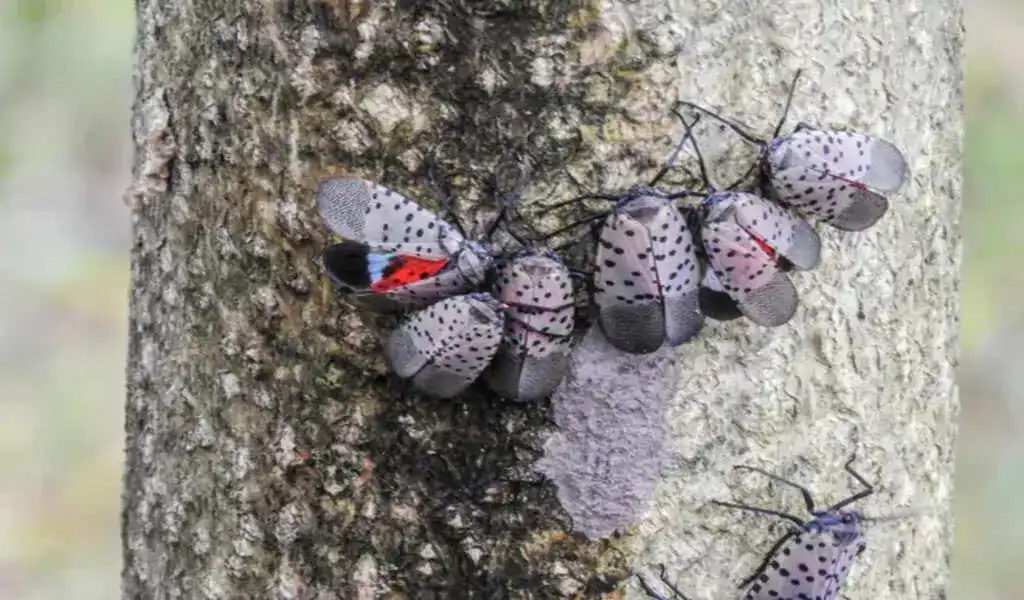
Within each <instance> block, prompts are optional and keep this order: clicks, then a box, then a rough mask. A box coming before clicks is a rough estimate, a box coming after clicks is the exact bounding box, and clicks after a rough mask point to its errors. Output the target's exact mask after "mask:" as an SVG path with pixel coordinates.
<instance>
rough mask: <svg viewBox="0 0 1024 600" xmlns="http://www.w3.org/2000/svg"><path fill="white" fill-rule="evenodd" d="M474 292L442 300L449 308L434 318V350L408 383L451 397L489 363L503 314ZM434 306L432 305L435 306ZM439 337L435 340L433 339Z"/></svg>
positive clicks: (491, 302)
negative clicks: (478, 297) (440, 316)
mask: <svg viewBox="0 0 1024 600" xmlns="http://www.w3.org/2000/svg"><path fill="white" fill-rule="evenodd" d="M477 296H478V295H476V294H467V295H465V296H457V297H455V298H449V299H448V300H442V301H441V302H439V303H438V304H443V303H444V304H447V305H449V306H450V307H451V310H450V311H449V312H447V313H446V314H445V315H444V317H443V318H441V319H437V320H435V321H434V322H433V323H432V325H433V326H434V331H435V335H434V339H435V345H434V348H436V351H435V352H434V353H433V355H432V356H431V359H430V362H429V363H428V364H426V365H425V366H424V367H423V368H422V369H421V370H420V371H419V372H417V373H416V374H415V375H414V376H413V378H412V382H413V385H415V386H416V387H417V388H418V389H419V390H421V391H423V392H424V393H426V394H429V395H431V396H434V397H436V398H451V397H453V396H455V395H457V394H459V393H461V392H462V391H464V390H465V389H466V388H468V387H469V386H470V384H472V383H473V381H475V380H476V379H477V377H479V376H480V374H481V373H482V372H483V371H484V369H485V368H486V367H487V365H488V363H490V361H491V359H492V358H493V357H494V354H495V352H497V350H498V345H499V344H500V343H501V336H502V331H503V328H504V324H505V323H504V315H503V314H501V313H500V312H499V310H498V309H497V303H496V302H494V301H493V300H490V301H488V302H486V304H482V303H480V302H478V301H477V300H476V297H477ZM435 306H436V305H435ZM438 339H439V340H441V341H440V343H436V340H438Z"/></svg>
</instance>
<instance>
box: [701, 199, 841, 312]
mask: <svg viewBox="0 0 1024 600" xmlns="http://www.w3.org/2000/svg"><path fill="white" fill-rule="evenodd" d="M700 222H701V229H700V240H701V244H702V247H703V253H704V255H705V256H706V257H707V262H708V275H707V276H706V277H705V280H704V281H705V284H706V287H708V288H709V289H710V290H712V292H715V291H717V292H720V293H724V294H725V295H726V296H728V298H729V300H731V301H732V303H734V304H735V307H736V309H737V310H738V311H739V312H740V313H742V314H743V315H745V316H746V317H747V318H748V319H750V320H751V321H753V322H755V323H757V324H759V325H764V326H766V327H775V326H778V325H783V324H785V323H787V322H789V320H790V319H791V318H792V317H793V315H794V314H795V312H796V308H797V305H798V304H799V297H798V296H797V292H796V288H795V287H794V286H793V282H792V281H790V279H789V276H788V275H786V273H785V272H784V271H783V269H782V268H781V267H780V264H779V261H780V258H782V257H784V258H785V260H786V261H788V263H789V264H791V265H792V266H794V267H795V268H798V269H802V270H808V269H813V268H814V267H816V266H817V265H818V262H819V260H820V258H821V239H820V238H819V237H818V234H817V232H815V231H814V228H813V227H811V226H810V225H809V224H808V223H807V222H806V221H804V220H803V219H801V218H799V217H797V216H795V215H793V214H792V213H791V212H790V211H789V210H788V209H785V208H781V207H779V206H775V205H773V204H772V203H771V202H769V201H767V200H765V199H763V198H760V197H758V196H756V195H754V194H750V193H746V192H713V193H711V194H710V195H709V196H708V197H707V198H705V199H704V201H703V203H702V208H701V215H700ZM715 288H718V289H717V290H716V289H715ZM701 300H702V304H701V309H702V310H703V311H705V312H709V313H712V314H716V313H725V316H726V317H729V316H735V315H734V314H731V313H730V310H729V309H728V308H724V309H723V308H722V307H723V305H724V306H726V307H728V305H729V303H728V302H722V301H721V300H722V298H720V297H713V296H711V295H709V294H705V295H703V296H702V297H701Z"/></svg>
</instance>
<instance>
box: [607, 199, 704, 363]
mask: <svg viewBox="0 0 1024 600" xmlns="http://www.w3.org/2000/svg"><path fill="white" fill-rule="evenodd" d="M594 263H595V269H594V303H595V304H596V305H597V310H598V323H599V325H600V327H601V330H602V332H603V333H604V334H605V337H606V338H607V339H608V341H609V342H610V343H611V344H612V345H613V346H615V347H616V348H618V349H619V350H622V351H623V352H629V353H632V354H646V353H649V352H654V351H655V350H657V349H658V348H660V347H661V346H662V344H664V343H665V342H668V343H669V344H671V345H673V346H677V345H679V344H682V343H684V342H687V341H689V340H691V339H693V338H694V337H695V336H696V335H697V334H698V333H699V332H700V330H701V328H702V327H703V325H704V317H703V315H702V314H701V313H700V311H699V310H698V308H697V293H698V292H697V288H698V285H699V284H700V275H699V271H698V265H697V254H696V249H695V247H694V242H693V236H692V235H691V233H690V230H689V228H687V225H686V219H685V218H684V217H683V214H682V213H681V212H680V210H679V209H678V208H677V207H676V205H675V201H674V200H673V199H671V198H670V197H668V196H667V195H665V194H663V193H661V192H659V191H658V190H656V189H653V188H641V189H639V190H636V191H635V192H634V193H632V194H630V195H629V196H627V197H625V198H623V199H622V200H620V201H619V203H618V204H617V205H616V206H615V208H614V210H612V212H611V214H609V215H608V217H607V218H606V219H605V222H604V225H603V226H602V227H601V231H600V233H599V234H598V245H597V252H596V254H595V257H594Z"/></svg>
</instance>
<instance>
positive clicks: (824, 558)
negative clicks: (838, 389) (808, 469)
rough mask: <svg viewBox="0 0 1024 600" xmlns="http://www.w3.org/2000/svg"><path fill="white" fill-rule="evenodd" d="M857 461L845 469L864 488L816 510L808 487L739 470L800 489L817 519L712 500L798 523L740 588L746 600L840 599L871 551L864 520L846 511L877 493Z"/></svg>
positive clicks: (847, 465)
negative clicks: (853, 571)
mask: <svg viewBox="0 0 1024 600" xmlns="http://www.w3.org/2000/svg"><path fill="white" fill-rule="evenodd" d="M853 460H854V459H852V458H851V459H850V460H849V461H848V462H847V463H846V465H845V467H844V468H845V470H846V472H847V473H849V474H850V475H851V476H852V477H853V478H854V479H856V480H857V481H858V482H859V483H860V484H861V485H863V486H864V489H862V490H861V491H859V492H857V493H856V494H854V495H852V496H850V497H849V498H846V499H845V500H842V501H840V502H837V503H836V504H833V505H832V506H830V507H828V508H826V509H824V510H815V508H814V500H813V499H812V495H811V492H810V491H809V490H808V489H807V488H804V487H802V486H800V485H798V484H796V483H793V482H791V481H788V480H786V479H782V478H781V477H778V476H776V475H772V474H771V473H768V472H766V471H763V470H761V469H758V468H756V467H747V466H738V467H736V468H737V469H742V470H747V471H753V472H756V473H760V474H762V475H765V476H767V477H769V478H771V479H773V480H775V481H778V482H780V483H783V484H785V485H788V486H791V487H794V488H796V489H798V490H799V491H800V493H801V494H802V495H803V497H804V503H805V504H806V506H807V511H808V512H809V513H811V515H812V517H813V518H812V519H810V520H807V521H805V520H803V519H801V518H799V517H796V516H794V515H790V514H786V513H782V512H778V511H774V510H770V509H765V508H756V507H751V506H746V505H743V504H733V503H730V502H719V501H713V503H714V504H717V505H719V506H726V507H730V508H738V509H742V510H747V511H752V512H756V513H760V514H765V515H771V516H775V517H780V518H783V519H786V520H788V521H790V522H792V523H793V524H794V525H795V527H794V528H793V529H792V530H791V531H790V532H789V533H787V534H786V535H785V536H784V537H783V538H782V539H780V540H779V541H778V542H777V543H776V544H775V546H774V547H773V548H772V550H771V551H770V552H769V553H768V556H767V557H766V558H765V560H764V562H763V563H762V564H761V566H760V567H759V568H758V569H757V571H755V572H754V574H753V575H751V576H750V577H748V578H747V579H745V580H744V581H743V582H742V583H741V584H740V588H741V589H745V590H746V591H745V595H744V596H743V600H769V599H771V600H802V599H806V598H813V599H815V600H818V599H820V600H835V599H836V598H837V597H838V596H839V592H840V590H841V589H842V587H843V583H844V582H845V581H846V576H847V575H848V574H849V571H850V567H851V566H852V565H853V561H854V559H855V558H856V557H857V556H859V555H860V554H861V553H862V552H863V551H864V549H865V548H866V547H867V546H866V542H865V540H864V534H863V531H862V526H861V524H862V522H863V521H864V520H865V518H864V516H863V515H862V514H861V513H860V512H859V511H857V510H853V509H847V508H845V507H846V506H849V505H850V504H852V503H853V502H856V501H858V500H862V499H864V498H866V497H868V496H870V495H871V494H873V493H874V491H875V490H874V488H873V487H872V486H871V484H870V483H868V482H867V480H866V479H864V477H862V476H861V475H860V474H858V473H857V472H856V471H854V470H853V467H852V464H853Z"/></svg>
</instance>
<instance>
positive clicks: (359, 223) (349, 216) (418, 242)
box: [316, 178, 464, 259]
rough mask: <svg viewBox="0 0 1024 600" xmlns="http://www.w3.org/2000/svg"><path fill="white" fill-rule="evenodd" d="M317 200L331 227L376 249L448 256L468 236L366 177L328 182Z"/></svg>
mask: <svg viewBox="0 0 1024 600" xmlns="http://www.w3.org/2000/svg"><path fill="white" fill-rule="evenodd" d="M316 202H317V208H318V210H319V211H320V216H321V217H322V218H323V220H324V223H325V224H326V225H327V227H328V228H330V229H331V231H333V232H334V233H336V234H338V235H340V236H341V237H343V238H346V239H349V240H353V241H357V242H362V243H364V244H367V245H368V246H369V247H370V249H371V250H372V251H374V252H380V253H396V254H402V255H408V256H416V257H420V258H427V259H437V258H448V257H449V255H450V251H449V249H450V248H457V247H459V246H460V245H461V243H462V242H463V241H464V238H463V237H462V235H461V234H460V233H459V232H458V231H457V230H455V228H453V227H452V226H451V225H449V224H448V223H446V222H445V221H443V220H442V219H441V218H440V217H438V216H437V215H435V214H434V213H432V212H430V211H429V210H427V209H425V208H423V207H422V206H420V205H419V204H417V203H415V202H413V201H412V200H410V199H409V198H406V197H405V196H403V195H401V194H399V193H398V192H395V191H392V190H389V189H388V188H385V187H382V186H380V185H377V184H376V183H374V182H372V181H366V180H365V179H351V178H339V179H328V180H326V181H323V182H321V183H320V185H319V187H317V191H316Z"/></svg>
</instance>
